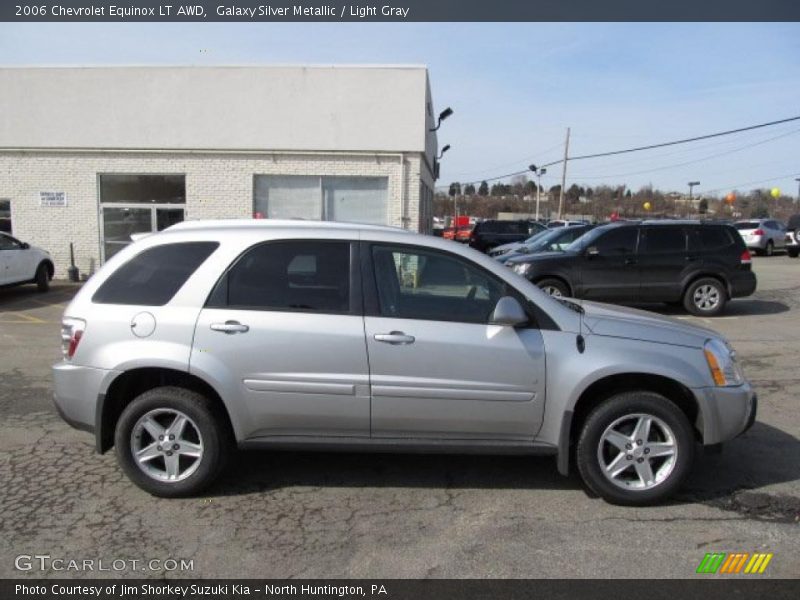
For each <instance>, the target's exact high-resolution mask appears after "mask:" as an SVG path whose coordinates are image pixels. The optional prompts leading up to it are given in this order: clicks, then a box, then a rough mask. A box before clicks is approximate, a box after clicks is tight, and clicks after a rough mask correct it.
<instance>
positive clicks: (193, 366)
mask: <svg viewBox="0 0 800 600" xmlns="http://www.w3.org/2000/svg"><path fill="white" fill-rule="evenodd" d="M61 336H62V342H63V354H64V357H63V360H62V361H61V362H59V363H58V364H56V365H55V366H54V367H53V376H54V380H55V381H54V384H55V385H54V387H55V403H56V406H57V408H58V411H59V413H60V414H61V415H62V417H63V418H64V419H65V420H66V421H67V422H68V423H70V424H71V425H73V426H75V427H78V428H80V429H84V430H88V431H90V432H93V433H94V436H95V440H96V446H97V450H98V451H99V452H101V453H102V452H105V451H107V450H108V449H110V448H111V447H115V448H116V454H117V458H118V461H119V464H120V466H121V468H122V470H123V471H124V472H125V473H126V474H127V476H128V477H129V478H130V479H131V480H132V481H133V482H134V483H135V484H136V485H138V486H139V487H141V488H143V489H144V490H146V491H147V492H149V493H151V494H155V495H158V496H184V495H188V494H195V493H197V492H199V491H200V490H201V489H203V488H204V487H206V486H207V485H208V484H210V483H211V482H212V481H213V480H214V478H215V477H216V476H217V474H218V473H219V472H220V470H221V469H222V467H223V466H224V464H225V461H226V458H227V457H229V456H230V455H231V453H232V452H233V451H234V449H235V448H236V447H237V446H238V447H239V448H273V449H288V448H303V449H319V450H326V451H327V450H332V449H341V450H348V451H352V450H368V451H397V452H403V451H408V450H415V451H430V452H453V453H455V452H488V453H497V454H502V453H529V454H542V455H553V456H555V457H556V462H557V465H558V470H559V471H560V472H561V473H563V474H567V473H568V470H569V468H570V467H571V466H572V465H575V466H577V469H578V471H579V472H580V475H581V477H582V478H583V480H584V482H585V484H586V485H587V486H588V488H590V490H592V491H594V492H595V493H596V494H598V495H600V496H602V497H603V498H605V499H606V500H608V501H610V502H614V503H619V504H630V505H642V504H649V503H653V502H657V501H660V500H663V499H664V498H665V497H667V496H669V495H670V494H672V493H673V492H675V490H676V489H677V488H678V487H679V486H680V485H681V482H682V481H683V480H684V479H685V478H686V476H687V474H688V472H689V470H690V467H691V464H692V460H693V458H694V454H695V448H696V446H697V445H698V444H705V445H717V444H720V443H721V442H724V441H727V440H730V439H732V438H734V437H736V436H738V435H739V434H741V433H742V432H744V431H745V430H746V429H747V428H748V427H749V426H750V425H752V423H753V421H754V419H755V413H756V396H755V394H754V393H753V391H752V389H751V387H750V385H749V383H748V382H747V381H746V380H745V378H744V376H743V374H742V371H741V369H740V367H739V364H738V363H737V360H736V354H735V352H734V351H733V349H732V348H731V346H730V345H729V344H728V342H727V341H726V340H725V339H723V338H722V337H721V336H720V335H719V334H717V333H715V332H714V331H711V330H709V329H704V328H701V327H695V326H692V325H689V324H686V323H681V322H678V321H675V320H672V319H669V318H666V317H661V316H657V315H654V314H651V313H648V312H643V311H637V310H632V309H625V308H618V307H612V306H608V305H604V304H598V303H593V302H579V301H574V300H568V299H565V298H560V299H559V298H554V297H550V296H548V295H547V294H545V293H544V292H543V291H542V290H540V289H539V288H538V287H536V285H534V284H533V283H530V282H529V281H527V280H526V279H525V278H524V277H521V276H519V275H517V274H515V273H514V272H513V271H512V270H511V269H507V268H505V267H503V266H502V265H500V264H498V263H497V262H496V261H494V260H493V259H491V258H489V257H487V256H485V255H483V254H481V253H480V252H478V251H476V250H473V249H471V248H468V247H465V246H460V245H455V244H452V243H450V242H447V241H445V240H441V239H437V238H435V237H429V236H422V235H417V234H413V233H410V232H407V231H403V230H398V229H394V228H390V227H379V226H369V225H354V224H346V223H309V222H305V221H272V222H270V221H247V222H245V221H235V220H232V221H218V222H203V221H196V222H185V223H181V224H178V225H175V226H173V227H170V228H169V229H167V230H165V231H163V232H161V233H158V234H154V235H150V236H147V237H144V238H142V239H139V240H138V241H137V242H135V243H133V244H131V245H129V246H128V247H126V248H125V249H123V250H122V251H120V252H119V253H117V254H115V255H114V256H113V257H112V258H111V259H110V260H109V261H108V262H107V263H106V264H105V265H104V266H103V267H102V268H101V269H100V270H99V271H98V272H97V273H96V274H95V275H94V276H93V277H92V278H91V279H90V280H89V281H88V282H87V283H86V284H85V285H84V286H83V288H82V289H81V290H80V292H79V293H78V294H77V295H76V297H75V298H74V300H73V301H72V302H71V303H70V305H69V306H68V307H67V309H66V313H65V315H64V319H63V324H62V334H61Z"/></svg>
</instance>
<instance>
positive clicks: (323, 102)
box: [0, 65, 435, 152]
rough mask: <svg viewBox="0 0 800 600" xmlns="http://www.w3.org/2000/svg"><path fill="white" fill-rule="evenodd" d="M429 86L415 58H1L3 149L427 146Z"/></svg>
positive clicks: (363, 148)
mask: <svg viewBox="0 0 800 600" xmlns="http://www.w3.org/2000/svg"><path fill="white" fill-rule="evenodd" d="M429 93H430V92H429V86H428V72H427V69H426V68H425V67H424V66H416V65H409V66H403V65H397V66H378V65H375V66H331V65H328V66H324V65H322V66H229V67H147V66H141V67H35V68H27V67H26V68H0V114H2V115H3V118H2V119H0V149H2V148H5V149H17V148H19V149H35V148H39V149H61V148H69V149H132V150H138V149H143V150H222V151H241V150H253V151H271V150H274V151H281V150H285V151H334V152H336V151H350V152H425V150H426V145H427V146H428V148H430V146H431V144H430V142H431V138H432V137H433V138H434V139H435V134H431V133H430V132H428V129H429V128H430V125H432V124H433V115H432V114H431V113H432V112H433V111H432V109H431V108H429V106H428V102H427V100H428V98H429ZM426 143H427V144H426ZM434 144H435V141H434Z"/></svg>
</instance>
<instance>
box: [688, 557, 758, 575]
mask: <svg viewBox="0 0 800 600" xmlns="http://www.w3.org/2000/svg"><path fill="white" fill-rule="evenodd" d="M772 556H773V554H772V553H771V552H770V553H763V552H754V553H753V554H750V553H749V552H730V553H726V552H709V553H706V555H705V556H704V557H703V560H702V561H700V564H699V565H698V567H697V571H696V572H697V573H705V574H712V575H713V574H716V573H727V574H736V573H746V574H751V575H755V574H761V573H763V572H764V571H765V570H766V569H767V565H768V564H769V562H770V561H771V560H772Z"/></svg>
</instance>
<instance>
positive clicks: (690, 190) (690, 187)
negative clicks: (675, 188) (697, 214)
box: [688, 181, 700, 204]
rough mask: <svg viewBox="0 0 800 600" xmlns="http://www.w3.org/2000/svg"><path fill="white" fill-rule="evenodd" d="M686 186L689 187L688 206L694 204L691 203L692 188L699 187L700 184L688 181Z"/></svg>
mask: <svg viewBox="0 0 800 600" xmlns="http://www.w3.org/2000/svg"><path fill="white" fill-rule="evenodd" d="M688 185H689V204H694V203H693V202H692V191H693V190H694V186H696V185H700V182H699V181H690V182H689V184H688Z"/></svg>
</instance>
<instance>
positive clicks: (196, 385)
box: [95, 367, 235, 454]
mask: <svg viewBox="0 0 800 600" xmlns="http://www.w3.org/2000/svg"><path fill="white" fill-rule="evenodd" d="M164 386H175V387H181V388H184V389H188V390H192V391H194V392H198V393H200V394H202V395H204V396H205V397H207V398H209V399H210V400H211V401H212V402H213V404H214V406H215V407H216V408H217V409H219V411H220V415H221V416H223V417H224V421H225V426H226V427H227V428H228V431H229V433H230V435H231V438H232V439H235V438H234V437H233V425H232V422H231V418H230V413H229V412H228V409H227V407H226V406H225V403H224V402H223V400H222V397H221V396H220V394H219V393H218V392H217V391H216V389H214V387H213V386H212V385H210V384H209V383H208V382H206V381H205V380H203V379H201V378H200V377H198V376H196V375H193V374H191V373H187V372H185V371H179V370H177V369H170V368H166V367H138V368H133V369H130V370H127V371H124V372H122V373H121V374H120V375H118V376H117V377H115V378H114V380H113V381H112V382H111V384H110V385H109V386H108V389H107V390H106V391H105V393H104V394H101V395H100V397H99V398H98V401H97V414H96V415H95V422H96V427H95V442H96V446H97V451H98V452H99V453H100V454H103V453H104V452H106V451H108V450H110V449H111V448H112V447H113V446H114V430H115V429H116V425H117V421H118V420H119V417H120V415H121V414H122V411H123V410H124V409H125V407H126V406H128V404H130V403H131V402H132V401H133V399H134V398H136V397H137V396H139V395H140V394H143V393H144V392H146V391H148V390H151V389H154V388H158V387H164Z"/></svg>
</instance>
